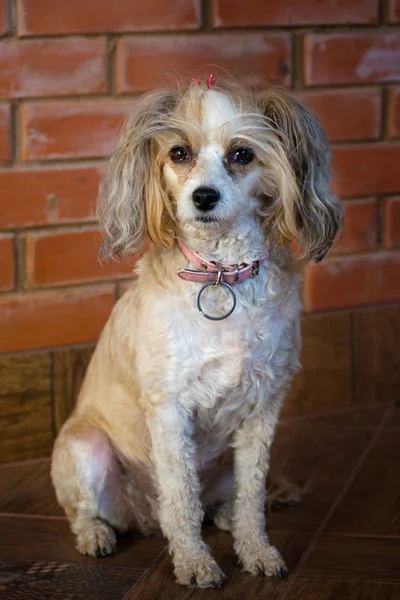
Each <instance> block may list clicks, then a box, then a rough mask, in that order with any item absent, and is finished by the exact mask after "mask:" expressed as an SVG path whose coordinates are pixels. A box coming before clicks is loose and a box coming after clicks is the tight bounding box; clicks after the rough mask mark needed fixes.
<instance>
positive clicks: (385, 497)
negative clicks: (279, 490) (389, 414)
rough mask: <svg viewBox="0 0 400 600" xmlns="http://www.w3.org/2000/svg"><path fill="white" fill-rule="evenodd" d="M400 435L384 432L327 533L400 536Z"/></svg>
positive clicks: (341, 503) (391, 431)
mask: <svg viewBox="0 0 400 600" xmlns="http://www.w3.org/2000/svg"><path fill="white" fill-rule="evenodd" d="M399 507H400V435H399V432H398V431H396V430H387V431H383V432H382V434H381V435H380V437H379V438H378V440H377V442H376V444H375V445H374V447H373V448H372V450H371V452H370V454H369V455H368V457H367V459H366V461H365V463H364V464H363V465H362V467H361V469H360V471H359V473H358V474H357V476H356V478H355V480H354V481H353V483H352V484H351V486H350V488H349V490H348V491H347V493H346V494H345V496H344V498H343V499H342V501H341V502H340V504H339V506H338V507H337V509H336V511H335V512H334V514H333V515H332V517H331V519H330V520H329V522H328V524H327V527H326V532H329V533H354V534H356V533H360V534H370V535H372V534H374V535H398V536H400V513H399Z"/></svg>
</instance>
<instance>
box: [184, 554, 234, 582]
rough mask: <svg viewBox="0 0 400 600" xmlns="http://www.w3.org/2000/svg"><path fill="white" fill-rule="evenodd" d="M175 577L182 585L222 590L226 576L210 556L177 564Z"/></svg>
mask: <svg viewBox="0 0 400 600" xmlns="http://www.w3.org/2000/svg"><path fill="white" fill-rule="evenodd" d="M175 576H176V580H177V582H178V583H180V584H181V585H189V586H191V587H199V588H220V587H222V586H223V584H224V582H225V575H224V574H223V572H222V571H221V569H220V568H219V566H218V565H217V563H216V562H215V560H214V559H213V557H212V556H209V555H206V556H201V557H198V558H197V559H196V560H193V561H188V560H180V561H179V562H175Z"/></svg>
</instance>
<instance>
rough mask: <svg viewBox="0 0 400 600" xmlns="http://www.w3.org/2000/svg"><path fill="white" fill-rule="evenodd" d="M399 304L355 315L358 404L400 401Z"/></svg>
mask: <svg viewBox="0 0 400 600" xmlns="http://www.w3.org/2000/svg"><path fill="white" fill-rule="evenodd" d="M399 338H400V305H396V306H379V307H373V308H367V309H364V310H357V311H355V312H354V384H355V385H354V392H355V402H356V403H359V404H375V403H377V402H381V401H382V399H383V398H388V399H389V400H391V401H393V402H395V401H400V344H399Z"/></svg>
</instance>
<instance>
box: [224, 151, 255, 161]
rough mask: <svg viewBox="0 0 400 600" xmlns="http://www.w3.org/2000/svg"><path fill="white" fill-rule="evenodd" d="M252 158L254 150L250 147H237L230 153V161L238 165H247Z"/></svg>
mask: <svg viewBox="0 0 400 600" xmlns="http://www.w3.org/2000/svg"><path fill="white" fill-rule="evenodd" d="M253 158H254V152H253V151H252V150H250V148H238V149H237V150H235V152H232V154H231V155H230V159H231V161H232V162H235V163H239V164H240V165H247V164H248V163H249V162H251V161H252V160H253Z"/></svg>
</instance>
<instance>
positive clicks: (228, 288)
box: [197, 281, 236, 321]
mask: <svg viewBox="0 0 400 600" xmlns="http://www.w3.org/2000/svg"><path fill="white" fill-rule="evenodd" d="M210 285H213V286H216V285H219V286H222V287H224V288H226V289H227V290H228V291H229V292H230V293H231V295H232V300H233V305H232V308H230V309H229V311H228V312H227V313H226V314H225V315H221V316H220V317H212V316H211V315H208V314H207V313H205V312H204V310H203V309H202V307H201V296H202V294H203V292H204V290H205V289H207V288H208V287H210ZM197 308H198V310H199V312H200V313H201V314H202V315H203V317H205V318H206V319H210V321H223V320H224V319H227V318H228V317H230V316H231V314H232V313H233V311H234V310H235V308H236V294H235V292H234V291H233V289H232V288H231V286H230V285H229V283H225V281H220V282H219V283H214V282H213V281H210V282H209V283H205V284H204V285H203V287H202V288H201V290H200V291H199V293H198V294H197Z"/></svg>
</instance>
